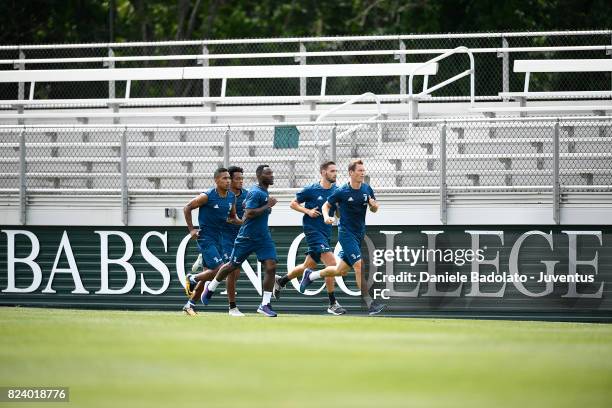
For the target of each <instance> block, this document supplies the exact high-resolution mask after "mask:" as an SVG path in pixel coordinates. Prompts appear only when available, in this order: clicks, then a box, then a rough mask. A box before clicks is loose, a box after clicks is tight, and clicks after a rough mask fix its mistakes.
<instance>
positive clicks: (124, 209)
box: [121, 127, 129, 225]
mask: <svg viewBox="0 0 612 408" xmlns="http://www.w3.org/2000/svg"><path fill="white" fill-rule="evenodd" d="M128 200H129V196H128V180H127V127H126V128H125V129H124V130H123V132H122V133H121V222H123V225H128Z"/></svg>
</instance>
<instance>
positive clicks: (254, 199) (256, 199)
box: [244, 190, 263, 209]
mask: <svg viewBox="0 0 612 408" xmlns="http://www.w3.org/2000/svg"><path fill="white" fill-rule="evenodd" d="M262 205H263V204H261V203H260V196H259V194H258V192H257V191H254V190H253V191H251V190H249V192H248V194H247V196H246V199H245V200H244V208H246V209H253V208H259V207H261V206H262Z"/></svg>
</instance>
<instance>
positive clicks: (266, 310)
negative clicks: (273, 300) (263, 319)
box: [257, 303, 277, 317]
mask: <svg viewBox="0 0 612 408" xmlns="http://www.w3.org/2000/svg"><path fill="white" fill-rule="evenodd" d="M257 313H261V314H262V315H265V316H268V317H276V316H277V314H276V312H275V311H274V310H272V306H270V304H269V303H268V304H267V305H259V307H258V308H257Z"/></svg>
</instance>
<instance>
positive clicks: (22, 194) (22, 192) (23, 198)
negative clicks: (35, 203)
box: [19, 128, 28, 225]
mask: <svg viewBox="0 0 612 408" xmlns="http://www.w3.org/2000/svg"><path fill="white" fill-rule="evenodd" d="M25 134H26V131H25V128H24V129H22V130H21V133H20V134H19V222H20V223H21V225H26V222H27V220H26V211H27V205H28V203H27V189H26V188H27V186H26V170H27V164H26V144H25V142H26V141H25V138H26V136H25Z"/></svg>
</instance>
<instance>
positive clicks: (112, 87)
mask: <svg viewBox="0 0 612 408" xmlns="http://www.w3.org/2000/svg"><path fill="white" fill-rule="evenodd" d="M108 56H109V57H111V58H112V57H114V56H115V52H114V51H113V49H112V48H109V49H108ZM106 66H107V67H108V68H109V69H113V68H115V61H108V63H107V64H106ZM108 98H109V99H114V98H116V93H115V81H108Z"/></svg>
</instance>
